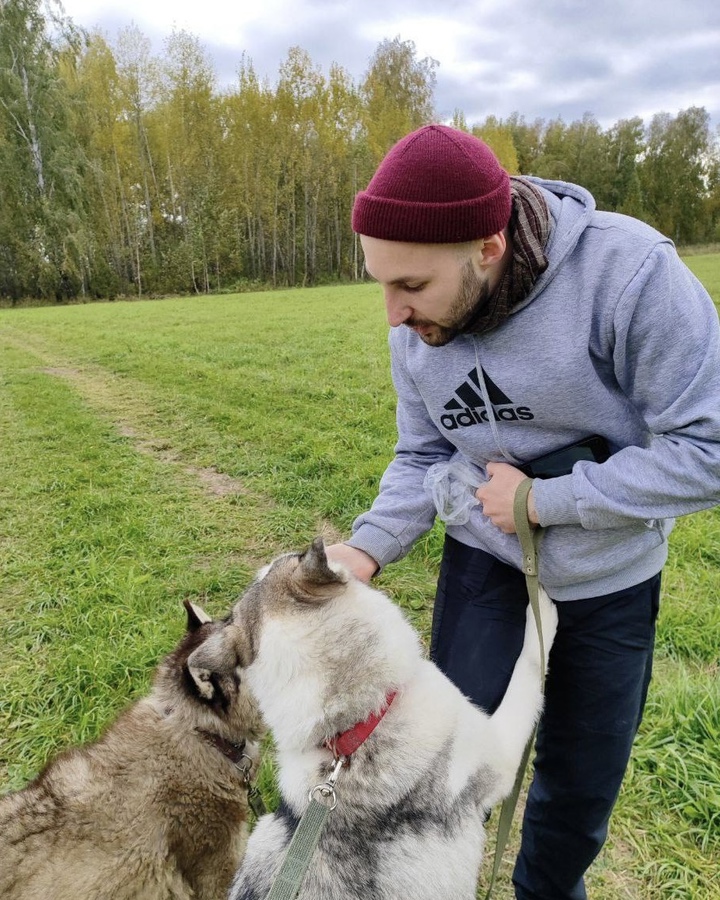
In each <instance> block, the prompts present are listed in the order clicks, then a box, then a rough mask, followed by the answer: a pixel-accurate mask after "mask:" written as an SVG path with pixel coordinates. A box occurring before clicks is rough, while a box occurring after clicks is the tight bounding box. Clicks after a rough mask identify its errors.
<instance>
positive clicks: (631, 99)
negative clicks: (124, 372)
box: [63, 0, 720, 128]
mask: <svg viewBox="0 0 720 900" xmlns="http://www.w3.org/2000/svg"><path fill="white" fill-rule="evenodd" d="M63 4H64V6H65V9H66V12H67V14H68V15H69V16H70V18H71V19H72V20H73V21H74V22H75V23H76V24H78V25H82V26H85V27H88V28H91V27H94V26H98V27H100V28H101V30H102V31H104V32H105V34H106V36H107V38H108V39H109V40H110V42H111V43H112V42H113V40H114V38H115V36H116V34H117V32H118V29H120V28H122V27H123V26H127V25H130V24H132V23H134V24H135V25H137V26H138V27H139V28H140V30H141V31H142V32H143V33H144V34H145V35H146V36H147V37H148V38H150V39H151V41H152V43H153V47H154V48H155V50H156V51H158V52H160V51H161V49H162V45H163V40H164V39H165V38H166V37H167V36H168V35H169V34H171V32H172V31H173V29H174V28H175V29H185V30H187V31H189V32H191V33H192V34H194V35H197V37H198V38H199V39H200V40H201V42H202V44H203V45H204V47H205V48H206V50H207V52H208V56H209V57H210V59H211V60H212V61H213V63H214V66H215V71H216V73H217V76H218V81H219V84H220V85H226V84H232V83H233V81H234V80H235V73H236V71H237V68H238V62H239V60H240V57H241V54H242V53H243V52H245V53H246V54H247V55H248V56H249V58H250V59H251V60H252V62H253V64H254V67H255V70H256V72H257V73H258V75H260V76H261V77H263V76H264V77H267V78H269V79H270V81H271V82H273V83H274V81H275V80H276V77H277V72H278V68H279V66H280V64H281V62H282V61H283V60H284V59H285V58H286V56H287V51H288V49H289V48H290V47H292V46H300V47H302V48H303V49H304V50H306V51H307V52H308V53H309V54H310V57H311V59H312V60H313V62H314V63H316V64H317V65H319V66H320V67H321V68H322V70H323V71H324V72H325V73H327V71H328V68H329V66H330V64H331V63H332V62H337V63H339V64H340V65H342V66H343V67H344V68H345V69H346V70H347V71H348V72H349V73H350V75H351V76H352V77H353V79H354V80H355V81H359V80H360V79H361V78H362V77H363V75H364V73H365V71H366V69H367V66H368V61H369V59H370V57H371V55H372V53H373V51H374V50H375V48H376V47H377V44H378V43H379V42H380V41H381V40H383V39H384V38H389V39H392V38H394V37H396V36H398V35H399V36H400V37H401V39H402V40H404V41H407V40H410V41H413V42H414V44H415V46H416V49H417V55H418V57H420V58H422V57H425V56H430V57H432V58H433V59H436V60H437V61H438V63H439V67H438V69H437V88H436V92H435V105H436V112H437V115H438V118H440V119H448V118H450V117H451V116H452V114H453V111H454V110H455V109H456V108H457V109H461V110H462V111H463V112H464V113H465V116H466V119H467V121H468V123H469V124H473V123H475V122H478V121H482V120H483V119H484V118H485V117H486V116H488V115H496V116H498V117H500V118H504V117H506V116H508V115H509V114H510V113H512V112H514V111H517V112H519V113H521V114H522V115H524V116H525V118H526V119H527V120H528V121H532V120H533V119H535V118H536V117H540V118H543V119H553V118H556V117H558V116H561V117H562V118H563V119H564V120H565V121H566V122H571V121H573V120H575V119H579V118H582V116H583V114H584V113H586V112H589V113H591V114H593V115H594V116H595V117H596V118H597V119H598V121H599V122H600V124H601V125H602V126H603V127H604V128H607V127H609V126H611V125H612V124H614V123H615V122H617V121H618V120H619V119H624V118H630V117H631V116H641V117H642V118H643V119H645V120H646V122H649V120H650V118H651V117H652V116H653V114H655V113H657V112H669V113H671V114H675V113H677V112H678V110H681V109H687V108H688V107H690V106H704V107H705V108H706V109H707V111H708V112H709V113H710V115H711V116H712V120H713V124H714V125H720V2H718V0H682V2H678V0H464V2H461V0H432V2H430V0H234V2H229V0H63Z"/></svg>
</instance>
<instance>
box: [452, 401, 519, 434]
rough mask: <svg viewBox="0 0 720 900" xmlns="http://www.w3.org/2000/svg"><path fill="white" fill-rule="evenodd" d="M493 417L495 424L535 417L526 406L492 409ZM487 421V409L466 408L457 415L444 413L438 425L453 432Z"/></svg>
mask: <svg viewBox="0 0 720 900" xmlns="http://www.w3.org/2000/svg"><path fill="white" fill-rule="evenodd" d="M493 415H494V416H495V421H496V422H517V421H519V420H522V421H524V422H527V421H529V420H530V419H534V418H535V416H534V415H533V414H532V412H531V410H530V409H529V408H528V407H527V406H502V407H500V408H499V409H497V408H496V407H493ZM487 421H488V411H487V409H477V408H476V409H471V408H470V407H469V406H466V407H465V409H463V411H462V412H459V413H454V414H453V413H445V414H444V415H442V416H440V424H441V425H442V426H443V428H445V429H447V431H455V430H456V429H457V428H469V427H470V426H471V425H482V424H484V423H485V422H487Z"/></svg>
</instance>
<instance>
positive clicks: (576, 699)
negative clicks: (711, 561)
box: [431, 538, 660, 900]
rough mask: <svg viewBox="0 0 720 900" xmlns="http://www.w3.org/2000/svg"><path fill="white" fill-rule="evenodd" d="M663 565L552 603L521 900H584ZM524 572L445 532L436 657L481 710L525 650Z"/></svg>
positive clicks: (645, 668)
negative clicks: (554, 620)
mask: <svg viewBox="0 0 720 900" xmlns="http://www.w3.org/2000/svg"><path fill="white" fill-rule="evenodd" d="M659 595H660V576H659V575H656V576H654V577H653V578H651V579H649V580H648V581H645V582H643V583H642V584H639V585H636V586H635V587H632V588H628V589H627V590H623V591H617V592H616V593H613V594H608V595H606V596H604V597H593V598H591V599H587V600H575V601H569V602H564V603H557V604H556V606H557V610H558V619H559V622H558V631H557V635H556V637H555V642H554V644H553V647H552V650H551V652H550V664H549V673H548V677H547V681H546V684H545V709H544V712H543V716H542V719H541V722H540V727H539V729H538V737H537V743H536V747H535V750H536V757H535V762H534V775H533V781H532V784H531V786H530V791H529V794H528V799H527V805H526V808H525V816H524V819H523V827H522V843H521V847H520V853H519V855H518V859H517V862H516V865H515V871H514V874H513V884H514V885H515V896H516V898H518V900H586V898H587V894H586V892H585V886H584V882H583V876H584V873H585V871H586V870H587V868H588V866H589V865H590V864H591V863H592V861H593V860H594V859H595V857H596V856H597V854H598V853H599V851H600V848H601V847H602V845H603V843H604V841H605V838H606V836H607V828H608V821H609V818H610V813H611V811H612V808H613V806H614V804H615V801H616V799H617V795H618V791H619V790H620V783H621V781H622V779H623V775H624V773H625V769H626V767H627V763H628V759H629V756H630V748H631V746H632V742H633V739H634V737H635V733H636V731H637V728H638V726H639V724H640V719H641V716H642V711H643V706H644V705H645V698H646V696H647V689H648V684H649V682H650V675H651V670H652V653H653V644H654V638H655V619H656V617H657V611H658V603H659ZM527 604H528V596H527V590H526V587H525V578H524V576H523V575H522V573H520V572H518V571H517V570H516V569H513V568H512V567H511V566H507V565H505V564H504V563H501V562H499V561H498V560H496V559H495V558H494V557H492V556H490V555H488V554H487V553H484V552H483V551H482V550H475V549H473V548H471V547H466V546H465V545H464V544H460V543H458V542H457V541H455V540H453V539H452V538H446V542H445V550H444V555H443V561H442V566H441V570H440V578H439V580H438V590H437V597H436V600H435V612H434V615H433V628H432V645H431V658H432V659H433V661H434V662H435V663H437V665H438V666H439V667H440V669H442V671H443V672H445V673H446V674H447V676H448V677H449V678H450V679H451V681H453V682H454V683H455V684H456V685H457V686H458V687H459V688H460V690H461V691H463V693H464V694H465V695H466V696H468V697H469V698H470V699H471V700H472V701H473V702H474V703H476V704H477V705H478V706H481V707H482V708H483V709H485V710H486V711H487V712H490V713H492V712H493V711H494V710H495V709H496V708H497V706H498V705H499V703H500V701H501V700H502V697H503V695H504V693H505V690H506V688H507V685H508V682H509V680H510V676H511V674H512V671H513V668H514V665H515V661H516V660H517V658H518V655H519V654H520V650H521V648H522V642H523V637H524V631H525V613H526V608H527Z"/></svg>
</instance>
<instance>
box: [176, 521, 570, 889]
mask: <svg viewBox="0 0 720 900" xmlns="http://www.w3.org/2000/svg"><path fill="white" fill-rule="evenodd" d="M541 606H542V621H543V634H544V644H545V648H546V651H547V650H549V648H550V645H551V643H552V640H553V637H554V634H555V628H556V624H557V614H556V611H555V607H554V605H553V603H552V601H551V600H550V599H549V598H548V597H547V595H545V594H544V592H543V595H542V599H541ZM231 621H232V623H233V625H234V626H235V627H234V628H233V629H232V631H231V630H230V629H228V630H227V631H226V632H225V633H224V634H220V635H219V636H218V639H217V643H216V644H215V647H214V649H215V650H218V651H220V652H219V654H218V659H222V657H223V656H227V655H233V654H236V655H237V657H238V659H239V660H240V662H241V664H242V666H243V667H244V676H245V677H246V678H247V681H248V684H249V685H250V687H251V689H252V690H253V691H254V693H255V695H256V697H257V699H258V702H259V705H260V708H261V711H262V713H263V718H264V720H265V722H266V723H267V725H268V727H269V728H270V730H271V731H272V733H273V735H274V739H275V744H276V747H277V759H278V767H279V786H280V792H281V803H280V806H279V808H278V809H277V811H276V812H275V813H273V814H270V815H267V816H264V817H263V818H262V819H261V820H260V821H259V823H258V825H257V826H256V828H255V830H254V831H253V833H252V835H251V836H250V840H249V843H248V848H247V852H246V855H245V859H244V861H243V864H242V866H241V868H240V870H239V872H238V875H237V877H236V878H235V880H234V883H233V887H232V890H231V892H230V900H261V898H265V897H266V896H267V893H268V891H269V890H270V887H271V884H272V881H273V879H274V876H275V875H276V873H277V871H278V869H279V867H280V864H281V862H282V860H283V857H284V853H285V850H286V848H287V846H288V843H289V841H290V839H291V837H292V834H293V832H294V830H295V828H296V826H297V824H298V821H299V819H300V817H301V816H302V814H303V812H304V811H305V809H306V807H307V805H308V795H309V792H310V791H311V789H312V788H313V787H314V786H316V785H318V784H319V783H321V782H323V781H325V779H326V778H327V776H328V773H329V772H330V770H331V768H332V766H333V757H332V753H331V752H330V750H328V749H326V748H325V746H324V743H325V741H326V740H328V739H331V738H333V737H334V736H336V735H337V734H339V733H341V732H343V731H346V730H347V729H349V728H351V727H352V726H353V725H354V724H356V723H358V722H363V721H364V720H366V719H367V717H368V715H369V714H370V713H372V712H375V713H377V712H378V711H380V709H381V708H382V707H383V705H384V703H385V699H386V697H387V696H388V695H389V694H390V693H391V692H393V691H396V692H397V693H396V696H395V698H394V700H393V701H392V703H391V705H390V707H389V709H388V710H387V713H386V714H385V716H384V718H383V719H382V720H381V721H380V723H379V724H378V726H377V728H376V729H375V731H374V732H373V733H372V734H371V735H370V737H369V738H368V739H367V741H366V742H365V743H364V744H363V745H362V746H361V747H360V748H359V749H358V750H357V751H356V753H355V754H354V755H353V757H352V759H351V761H350V764H349V766H348V767H347V768H346V769H343V770H342V772H341V774H340V776H339V779H338V783H337V797H338V803H337V808H336V809H334V810H333V811H332V812H331V813H330V814H329V817H328V820H327V823H326V826H325V830H324V831H323V834H322V836H321V838H320V843H319V845H318V847H317V850H316V851H315V854H314V856H313V859H312V862H311V864H310V867H309V869H308V872H307V875H306V877H305V880H304V882H303V885H302V888H301V890H300V893H299V895H298V896H299V898H300V900H340V898H342V900H348V898H368V897H372V898H373V900H405V898H408V897H410V898H413V900H451V898H452V900H473V898H474V897H475V891H476V886H477V878H478V871H479V867H480V862H481V858H482V850H483V843H484V831H483V825H484V821H485V819H486V816H487V812H488V810H489V809H490V808H491V807H492V806H493V805H494V804H496V803H497V802H498V801H499V800H501V799H502V798H503V797H505V796H506V795H507V794H508V793H509V791H510V789H511V787H512V784H513V781H514V777H515V773H516V771H517V769H518V766H519V764H520V761H521V756H522V752H523V748H524V747H525V745H526V743H527V741H528V739H529V738H530V735H531V733H532V730H533V726H534V724H535V722H536V721H537V719H538V716H539V715H540V711H541V707H542V691H541V678H540V649H539V642H538V636H537V631H536V626H535V622H534V619H533V616H532V613H531V612H530V610H528V619H527V626H526V633H525V641H524V646H523V650H522V653H521V655H520V657H519V659H518V661H517V664H516V666H515V669H514V672H513V675H512V678H511V681H510V684H509V687H508V689H507V692H506V694H505V697H504V700H503V701H502V703H501V705H500V707H499V708H498V710H497V711H496V712H495V713H494V714H493V715H492V716H488V715H487V714H486V713H485V712H483V711H482V710H481V709H479V708H477V707H475V706H474V705H473V704H472V703H471V702H470V701H469V700H468V699H467V698H466V697H464V696H463V695H462V694H461V693H460V691H459V690H458V689H457V688H456V687H455V686H454V685H453V684H451V682H450V681H449V680H448V679H447V678H446V677H445V676H444V675H443V674H442V673H441V672H440V670H439V669H437V668H436V666H435V665H433V664H432V663H431V662H429V661H427V660H426V659H424V658H423V654H422V649H421V645H420V642H419V640H418V637H417V634H416V632H415V630H414V629H413V628H412V627H411V626H410V624H409V623H408V622H407V620H406V619H405V617H404V616H403V614H402V613H401V611H400V610H399V609H398V607H397V606H396V605H395V604H393V603H392V602H391V600H390V599H389V598H388V597H387V596H386V595H384V594H382V593H381V592H380V591H377V590H375V589H373V588H371V587H369V586H368V585H365V584H363V583H362V582H360V581H358V580H357V579H355V578H353V577H352V576H351V575H350V574H349V573H348V572H347V571H346V570H345V569H344V568H343V567H341V566H340V565H338V564H335V563H328V561H327V558H326V554H325V551H324V547H323V544H322V541H321V540H319V539H318V540H317V541H315V542H314V543H313V545H312V547H310V549H309V550H307V551H306V552H305V553H302V554H287V555H285V556H282V557H279V558H278V559H277V560H276V561H275V562H274V563H272V564H271V565H270V566H268V567H266V568H265V569H264V570H262V571H261V572H260V574H259V576H258V578H257V579H256V581H255V582H254V583H253V584H252V585H251V586H250V588H249V589H248V590H247V592H246V593H245V595H244V596H243V597H242V598H241V599H240V601H239V602H238V603H237V604H236V606H235V608H234V610H233V614H232V617H231ZM238 642H239V643H238ZM224 643H227V644H229V645H231V646H232V647H233V650H232V651H228V650H227V649H221V648H222V646H223V644H224ZM209 649H213V648H209V646H208V645H206V647H204V648H202V649H201V650H200V651H198V654H197V655H195V654H194V655H193V657H191V658H190V661H189V665H190V667H191V669H192V668H193V666H194V665H196V664H197V665H199V666H200V670H199V671H198V672H197V673H196V677H206V678H210V674H209V673H210V672H212V671H217V670H218V661H217V660H213V659H212V657H211V655H210V654H209V653H208V650H209Z"/></svg>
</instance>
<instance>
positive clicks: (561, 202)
mask: <svg viewBox="0 0 720 900" xmlns="http://www.w3.org/2000/svg"><path fill="white" fill-rule="evenodd" d="M527 181H529V182H531V183H532V184H534V185H535V186H536V187H539V188H540V189H541V190H542V192H543V196H544V197H545V200H546V202H547V205H548V210H549V212H550V221H551V227H550V237H549V239H548V242H547V246H546V247H545V255H546V256H547V258H548V262H549V265H548V267H547V269H546V270H545V271H544V272H543V273H542V275H540V277H539V278H538V280H537V281H536V282H535V285H534V286H533V289H532V291H531V292H530V293H529V294H528V296H527V297H526V298H525V300H523V301H522V303H518V304H517V306H515V307H514V309H513V313H516V312H518V311H519V310H521V309H524V308H525V307H526V306H527V305H528V304H529V303H532V302H533V300H534V299H535V298H536V297H537V296H538V295H539V294H541V293H542V292H543V291H544V290H545V288H547V287H548V285H549V284H551V283H552V281H553V279H554V278H555V275H556V274H557V272H558V270H559V269H560V267H561V266H562V265H563V263H564V262H565V260H566V259H567V257H568V256H570V254H571V253H572V252H573V250H574V249H575V247H576V245H577V243H578V241H579V240H580V238H581V237H582V234H583V232H584V231H585V229H586V228H587V226H588V225H589V224H590V220H591V218H592V215H593V213H594V212H595V198H594V197H593V196H592V194H591V193H590V192H589V191H586V190H585V188H582V187H580V186H579V185H577V184H570V183H568V182H565V181H547V180H545V179H543V178H535V177H532V176H527Z"/></svg>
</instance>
